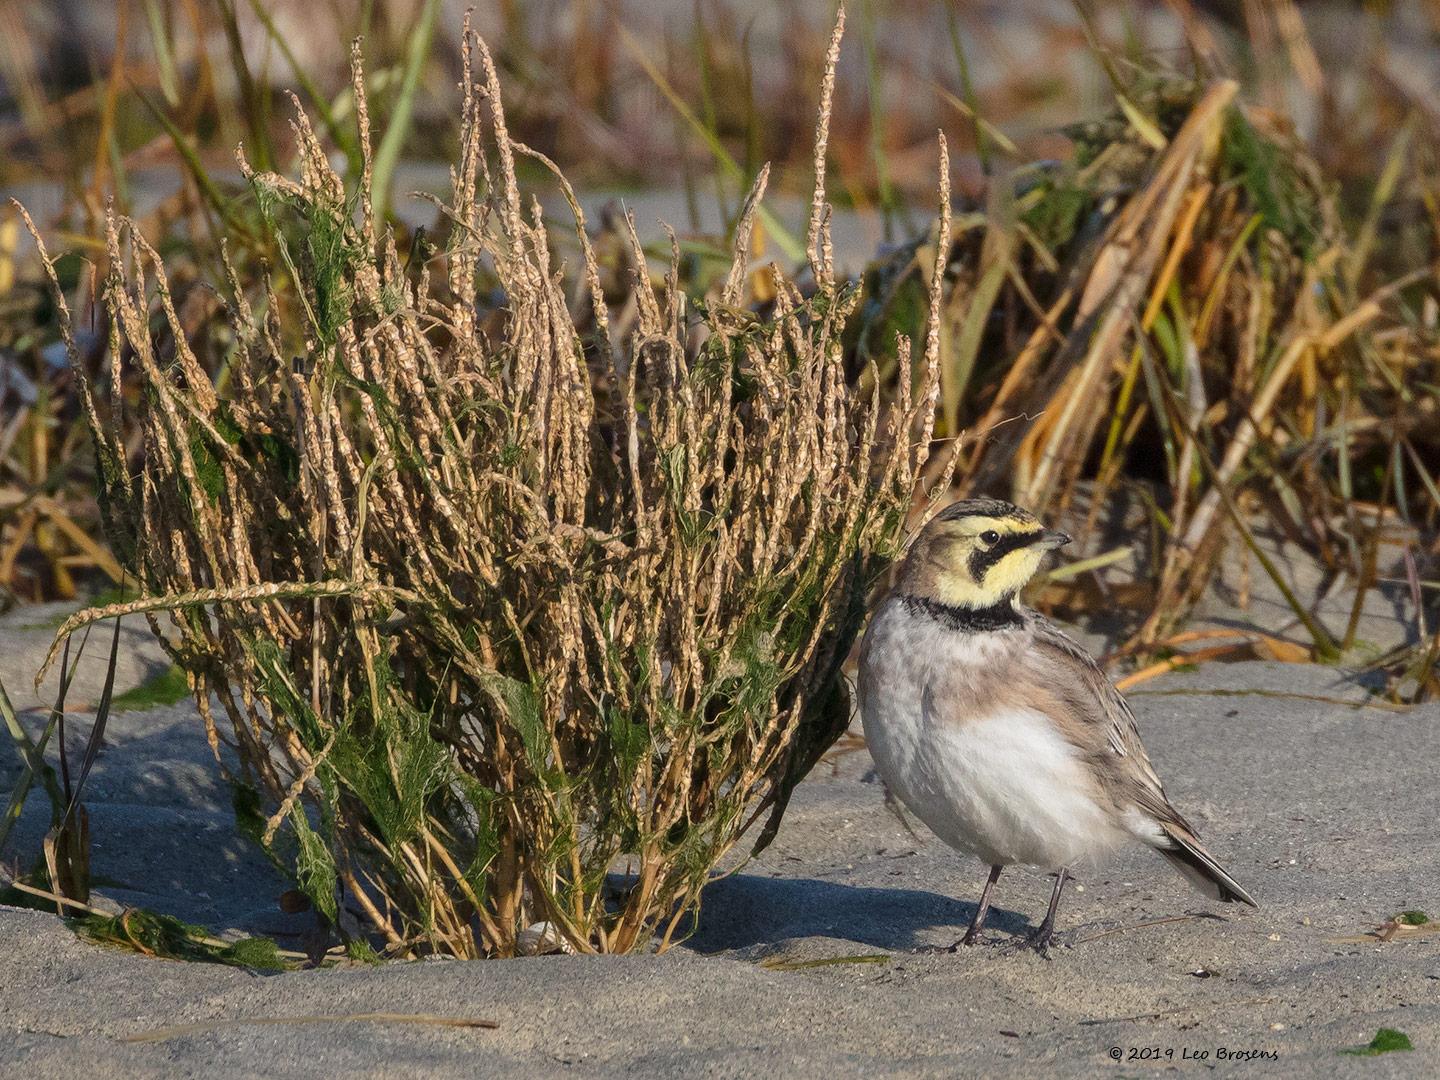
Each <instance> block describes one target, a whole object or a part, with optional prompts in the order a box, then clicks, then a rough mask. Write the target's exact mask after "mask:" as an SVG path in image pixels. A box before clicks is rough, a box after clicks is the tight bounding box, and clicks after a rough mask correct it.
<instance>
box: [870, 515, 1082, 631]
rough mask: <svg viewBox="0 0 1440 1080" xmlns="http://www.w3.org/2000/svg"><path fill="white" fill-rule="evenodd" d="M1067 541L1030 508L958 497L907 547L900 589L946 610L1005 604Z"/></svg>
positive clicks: (1063, 535) (1067, 539) (1062, 534)
mask: <svg viewBox="0 0 1440 1080" xmlns="http://www.w3.org/2000/svg"><path fill="white" fill-rule="evenodd" d="M1069 542H1070V537H1068V536H1066V535H1065V534H1064V533H1063V532H1056V531H1055V530H1053V529H1047V528H1045V527H1044V526H1042V525H1041V524H1040V522H1039V521H1037V520H1036V519H1035V515H1034V514H1032V513H1030V512H1029V511H1028V510H1022V509H1020V507H1018V506H1014V505H1012V504H1010V503H1007V502H1002V501H1001V500H999V499H962V500H960V501H959V502H957V503H953V504H951V505H950V506H948V507H946V508H945V509H944V510H942V511H941V512H940V513H939V514H938V515H936V517H935V518H934V520H932V521H931V522H930V523H929V524H928V525H926V526H925V528H924V530H923V531H922V532H921V533H920V535H919V536H918V537H916V539H915V542H914V543H913V544H912V545H911V546H910V551H909V554H907V555H906V557H905V562H904V563H903V564H902V566H901V568H900V578H899V582H898V588H899V590H900V591H901V592H903V593H906V594H907V595H910V596H915V597H919V598H922V599H927V600H934V601H936V602H938V603H941V604H945V605H947V606H949V607H958V608H966V609H971V610H980V609H983V608H990V607H994V606H995V605H996V604H1000V603H1004V602H1008V601H1009V600H1010V599H1012V598H1013V597H1014V596H1015V595H1016V594H1017V593H1018V592H1019V591H1020V589H1021V588H1022V587H1023V586H1024V585H1025V583H1026V582H1027V581H1029V580H1030V579H1031V578H1032V577H1034V576H1035V571H1036V570H1038V569H1039V568H1040V561H1041V560H1042V559H1043V558H1044V557H1045V556H1046V555H1047V554H1048V553H1049V552H1051V551H1054V550H1055V549H1056V548H1058V547H1063V546H1064V545H1066V544H1068V543H1069Z"/></svg>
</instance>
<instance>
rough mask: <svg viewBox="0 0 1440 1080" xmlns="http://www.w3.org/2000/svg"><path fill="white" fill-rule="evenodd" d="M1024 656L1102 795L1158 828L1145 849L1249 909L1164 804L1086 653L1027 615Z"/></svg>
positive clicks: (1135, 735) (1134, 733)
mask: <svg viewBox="0 0 1440 1080" xmlns="http://www.w3.org/2000/svg"><path fill="white" fill-rule="evenodd" d="M1030 619H1031V628H1032V631H1033V635H1034V636H1033V647H1032V649H1031V650H1030V652H1029V654H1028V655H1029V659H1030V662H1031V663H1032V664H1033V665H1034V666H1035V670H1034V671H1032V672H1031V673H1030V675H1031V677H1032V678H1033V679H1035V680H1036V685H1039V686H1045V687H1047V688H1048V690H1049V692H1050V693H1051V694H1053V695H1054V696H1055V699H1056V701H1057V704H1058V706H1059V707H1058V708H1057V709H1056V710H1055V712H1056V714H1057V715H1055V717H1054V718H1055V720H1056V722H1057V723H1059V725H1060V726H1061V728H1062V729H1063V730H1064V731H1065V735H1066V737H1067V738H1068V739H1069V740H1070V741H1071V743H1073V744H1074V745H1075V746H1076V747H1077V748H1078V749H1079V750H1080V751H1081V753H1083V754H1084V755H1085V757H1086V759H1087V760H1088V761H1090V763H1091V766H1092V768H1093V770H1094V773H1095V777H1096V780H1097V781H1098V782H1099V784H1100V786H1101V788H1102V790H1104V791H1105V792H1106V794H1107V795H1109V797H1110V798H1111V799H1112V800H1113V801H1114V803H1115V806H1116V809H1117V810H1119V811H1120V812H1122V813H1124V812H1125V811H1126V810H1128V809H1130V808H1131V807H1134V808H1135V809H1138V810H1139V811H1140V813H1142V814H1143V815H1145V817H1147V818H1149V819H1151V820H1152V821H1154V822H1155V824H1156V825H1157V826H1158V827H1159V829H1160V832H1161V835H1160V836H1158V837H1156V838H1154V839H1153V840H1151V841H1150V842H1151V843H1152V844H1154V846H1155V847H1156V848H1157V849H1158V850H1159V851H1160V852H1161V854H1163V855H1164V856H1165V857H1166V858H1167V859H1169V860H1170V862H1171V863H1173V864H1174V866H1175V868H1176V869H1177V870H1179V871H1180V873H1181V874H1182V875H1184V876H1185V877H1186V878H1187V879H1189V881H1190V882H1191V883H1192V884H1193V885H1195V886H1196V887H1197V888H1198V889H1200V890H1201V891H1202V892H1205V893H1208V894H1209V895H1211V896H1213V897H1215V898H1216V899H1218V900H1225V901H1231V900H1238V901H1240V902H1242V903H1246V904H1249V905H1251V906H1252V907H1254V906H1255V901H1254V900H1253V899H1252V898H1251V896H1250V894H1249V893H1248V892H1246V891H1245V889H1244V888H1242V887H1241V886H1240V884H1239V883H1238V882H1236V881H1235V879H1234V878H1232V877H1231V876H1230V875H1229V873H1227V872H1226V871H1225V869H1224V868H1223V867H1221V866H1220V864H1219V863H1217V862H1216V861H1215V859H1214V857H1213V856H1211V854H1210V853H1209V852H1208V851H1206V850H1205V848H1204V846H1203V845H1202V844H1201V843H1200V840H1199V838H1198V837H1197V836H1196V834H1195V830H1194V829H1193V828H1192V827H1191V825H1190V823H1189V822H1188V821H1186V820H1185V818H1184V817H1183V816H1182V815H1181V814H1180V811H1178V810H1176V809H1175V807H1174V806H1172V805H1171V804H1170V800H1169V799H1168V798H1166V796H1165V789H1164V788H1163V787H1162V786H1161V784H1160V777H1159V776H1158V775H1156V773H1155V767H1154V766H1153V765H1151V764H1150V755H1149V754H1147V753H1146V752H1145V746H1144V744H1143V743H1141V741H1140V731H1139V729H1138V728H1137V727H1136V726H1135V714H1134V713H1132V712H1131V711H1130V706H1129V705H1128V704H1126V702H1125V698H1124V697H1123V696H1122V695H1121V693H1120V691H1118V690H1116V689H1115V687H1114V685H1113V684H1112V683H1111V682H1110V680H1109V678H1107V677H1106V675H1105V673H1104V672H1103V671H1101V670H1100V665H1099V664H1097V663H1096V662H1095V659H1094V657H1092V656H1091V655H1090V654H1089V653H1088V652H1086V651H1085V650H1084V649H1083V648H1081V647H1080V645H1078V644H1077V643H1076V642H1074V641H1072V640H1071V639H1070V638H1068V637H1066V636H1065V634H1063V633H1062V632H1061V631H1060V630H1059V629H1058V628H1057V627H1056V626H1055V625H1054V624H1053V623H1051V622H1050V621H1049V620H1048V619H1046V618H1044V617H1043V616H1041V615H1039V614H1035V613H1031V614H1030Z"/></svg>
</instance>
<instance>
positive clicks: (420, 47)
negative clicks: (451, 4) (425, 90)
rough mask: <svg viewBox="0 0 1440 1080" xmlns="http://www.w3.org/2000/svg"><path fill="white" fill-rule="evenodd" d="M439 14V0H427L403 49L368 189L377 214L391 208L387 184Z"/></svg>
mask: <svg viewBox="0 0 1440 1080" xmlns="http://www.w3.org/2000/svg"><path fill="white" fill-rule="evenodd" d="M439 14H440V0H426V3H425V8H424V10H422V11H421V13H420V21H419V22H418V23H417V24H416V26H415V30H414V32H413V33H411V35H410V45H409V48H407V49H406V51H405V68H404V73H403V75H402V76H401V79H400V93H399V95H398V96H397V97H396V99H395V107H394V109H392V110H391V112H390V119H389V121H388V122H387V123H386V125H385V134H384V136H383V137H382V138H381V140H380V146H379V148H378V149H377V150H376V151H375V172H374V186H373V188H372V189H371V190H372V198H373V200H374V203H375V212H376V213H377V214H384V213H386V212H387V211H388V210H389V209H390V186H391V184H392V182H393V181H394V179H395V166H396V165H397V164H398V163H399V161H400V152H401V151H402V150H403V149H404V148H405V139H406V137H407V136H408V135H409V134H410V118H411V116H412V115H413V114H414V110H415V93H416V90H417V89H418V88H419V86H420V72H421V69H422V68H424V66H425V58H426V57H427V56H428V55H429V53H430V39H431V37H433V36H434V34H435V20H436V17H437V16H438V15H439Z"/></svg>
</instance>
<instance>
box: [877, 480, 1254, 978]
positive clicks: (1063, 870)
mask: <svg viewBox="0 0 1440 1080" xmlns="http://www.w3.org/2000/svg"><path fill="white" fill-rule="evenodd" d="M1069 542H1070V538H1069V537H1068V536H1066V535H1065V534H1064V533H1062V532H1055V531H1053V530H1050V529H1045V528H1042V527H1041V525H1040V523H1039V522H1038V521H1036V519H1035V518H1034V516H1033V515H1031V514H1030V513H1028V512H1027V511H1025V510H1021V509H1020V508H1019V507H1016V506H1012V505H1010V504H1009V503H1006V502H1000V501H998V500H993V499H966V500H963V501H961V502H957V503H955V504H954V505H952V506H950V507H948V508H947V509H945V510H944V511H943V512H942V513H940V514H939V515H938V516H937V517H936V518H935V519H934V520H933V521H932V522H930V524H929V525H927V526H926V527H925V529H924V530H923V531H922V532H921V534H920V536H919V537H918V538H917V539H916V541H915V543H914V544H913V546H912V547H911V549H910V551H909V554H908V555H907V556H906V558H905V561H904V563H903V564H902V565H901V567H900V570H899V575H898V578H897V581H896V584H895V587H894V589H892V590H891V592H890V593H889V595H888V596H886V598H885V599H884V601H883V602H882V603H881V604H880V606H879V608H878V609H877V610H876V612H875V615H874V618H873V619H872V620H871V622H870V628H869V630H868V631H867V632H866V634H865V642H864V647H863V649H862V651H861V654H860V710H861V716H862V718H863V720H864V724H865V738H866V741H867V742H868V743H869V746H870V753H871V755H872V756H873V757H874V759H875V767H876V769H877V770H878V771H879V773H880V776H881V778H882V779H883V780H884V781H885V783H886V785H887V786H888V787H889V789H890V790H891V792H893V793H894V794H895V795H896V796H898V797H899V799H900V800H901V802H903V803H904V804H905V806H907V807H909V809H910V810H911V812H913V813H914V814H915V816H916V817H918V818H919V819H920V820H921V821H923V822H924V823H925V824H926V825H928V826H929V827H930V829H931V830H932V831H933V832H934V833H935V834H936V835H937V836H939V837H940V839H942V840H944V841H945V842H946V843H947V844H949V845H950V846H951V847H953V848H956V849H958V850H960V851H963V852H966V853H968V854H971V855H977V856H979V857H980V858H981V859H983V860H984V861H985V862H986V863H988V864H989V866H990V876H989V879H988V880H987V881H986V882H985V888H984V890H983V891H982V892H981V894H980V904H979V906H978V907H977V908H976V910H975V917H974V919H973V920H972V921H971V923H970V928H969V929H968V930H967V931H966V932H965V936H964V937H963V938H961V939H960V941H958V942H956V943H955V945H954V946H951V948H952V950H953V949H954V948H955V947H957V946H959V945H961V944H964V945H969V944H972V943H973V942H974V941H975V939H976V936H977V935H978V934H979V933H980V930H981V928H982V927H983V926H984V925H985V914H986V911H987V910H988V908H989V906H990V893H991V891H992V890H993V889H994V887H995V882H996V880H997V879H998V878H999V877H1000V871H1001V870H1002V869H1003V868H1005V867H1006V866H1010V865H1012V864H1014V863H1024V864H1026V865H1029V866H1036V867H1040V868H1042V869H1045V870H1053V871H1056V879H1055V890H1054V892H1053V893H1052V894H1051V896H1050V907H1049V909H1048V910H1047V911H1046V913H1045V919H1044V921H1043V922H1042V923H1041V924H1040V926H1039V928H1038V930H1037V931H1036V932H1035V933H1034V934H1033V935H1032V936H1031V937H1030V938H1029V943H1030V944H1031V945H1033V946H1034V947H1035V948H1036V949H1037V950H1038V951H1040V952H1041V953H1042V954H1043V953H1045V951H1046V949H1047V947H1048V946H1049V943H1050V937H1051V934H1052V933H1053V931H1054V927H1055V909H1056V907H1057V906H1058V905H1059V903H1060V892H1061V890H1062V889H1063V888H1064V887H1065V879H1066V877H1067V876H1068V874H1069V868H1070V867H1072V866H1074V865H1075V864H1076V863H1077V862H1078V861H1080V860H1082V859H1085V858H1087V857H1090V856H1095V855H1099V854H1102V853H1103V852H1105V851H1106V850H1108V849H1110V848H1112V847H1114V846H1116V845H1118V844H1120V843H1124V842H1127V841H1135V840H1138V841H1139V842H1141V843H1144V844H1148V845H1149V846H1150V847H1152V848H1154V849H1155V850H1157V851H1159V852H1160V854H1162V855H1163V856H1165V858H1167V859H1168V860H1170V862H1171V863H1172V864H1173V865H1174V866H1175V868H1176V869H1177V870H1179V871H1180V873H1181V874H1183V875H1184V876H1185V877H1186V878H1188V879H1189V880H1190V882H1191V883H1192V884H1194V885H1195V886H1196V887H1197V888H1198V889H1200V891H1202V892H1204V893H1207V894H1208V895H1210V896H1211V897H1213V898H1215V899H1217V900H1225V901H1232V900H1239V901H1241V902H1243V903H1246V904H1249V905H1251V906H1252V907H1253V906H1255V901H1254V900H1252V899H1251V897H1250V894H1249V893H1247V892H1246V891H1245V890H1244V889H1243V888H1241V886H1240V885H1239V884H1237V883H1236V881H1235V879H1234V878H1232V877H1231V876H1230V875H1229V874H1227V873H1226V872H1225V871H1224V870H1223V869H1221V867H1220V865H1219V864H1218V863H1217V862H1216V861H1215V860H1214V859H1213V858H1212V857H1211V856H1210V853H1209V852H1207V851H1206V850H1205V849H1204V848H1203V847H1201V846H1200V841H1199V839H1198V838H1197V837H1196V835H1195V830H1194V829H1192V828H1191V827H1190V826H1189V825H1188V824H1187V823H1186V821H1185V819H1184V818H1183V817H1181V816H1180V813H1179V812H1178V811H1177V810H1176V809H1175V808H1174V807H1173V806H1171V805H1170V800H1169V799H1167V798H1166V797H1165V791H1164V789H1163V788H1162V787H1161V786H1160V778H1159V777H1158V776H1156V775H1155V770H1154V769H1153V768H1152V767H1151V765H1150V759H1149V757H1148V756H1147V755H1146V753H1145V747H1144V746H1142V745H1141V744H1140V734H1139V732H1138V731H1136V729H1135V718H1134V716H1133V715H1132V714H1131V712H1130V709H1129V706H1127V705H1126V704H1125V699H1124V698H1122V697H1121V696H1120V693H1119V692H1118V691H1117V690H1116V689H1115V688H1114V687H1113V686H1112V685H1111V684H1110V681H1109V680H1108V679H1107V678H1106V677H1105V675H1104V673H1103V672H1102V671H1101V670H1100V668H1099V666H1098V665H1097V664H1096V663H1095V661H1094V659H1092V658H1091V657H1090V655H1089V654H1088V653H1086V652H1085V650H1084V649H1082V648H1081V647H1080V646H1079V645H1077V644H1076V643H1075V642H1073V641H1071V640H1070V639H1069V638H1068V637H1066V636H1065V635H1064V634H1062V633H1061V632H1060V631H1059V630H1058V629H1056V628H1055V627H1054V626H1053V625H1052V624H1051V623H1050V622H1048V621H1047V620H1046V619H1045V618H1044V617H1043V616H1042V615H1040V614H1039V613H1038V612H1035V611H1032V610H1030V609H1029V608H1026V607H1024V606H1023V605H1021V604H1020V603H1019V601H1018V599H1017V596H1018V594H1019V592H1020V589H1021V587H1022V586H1023V585H1024V584H1025V583H1026V582H1027V581H1029V580H1030V578H1031V577H1032V576H1033V575H1034V573H1035V571H1036V569H1037V568H1038V567H1039V565H1040V561H1041V559H1043V558H1044V557H1045V555H1046V554H1047V553H1048V552H1051V551H1053V550H1055V549H1056V548H1059V547H1062V546H1064V545H1065V544H1068V543H1069Z"/></svg>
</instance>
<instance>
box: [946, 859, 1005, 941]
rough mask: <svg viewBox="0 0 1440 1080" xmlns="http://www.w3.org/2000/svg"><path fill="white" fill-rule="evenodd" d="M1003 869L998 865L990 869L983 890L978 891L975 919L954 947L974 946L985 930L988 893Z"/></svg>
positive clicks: (988, 904)
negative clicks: (978, 900)
mask: <svg viewBox="0 0 1440 1080" xmlns="http://www.w3.org/2000/svg"><path fill="white" fill-rule="evenodd" d="M1003 869H1004V867H1002V866H1000V865H999V864H996V865H995V866H992V867H990V876H989V877H988V878H986V879H985V888H983V889H981V890H980V905H979V907H977V908H976V909H975V917H974V918H973V919H971V920H970V929H968V930H966V931H965V936H964V937H962V938H961V939H960V940H959V941H957V942H956V943H955V944H956V945H974V944H975V939H976V938H977V937H979V936H980V931H981V930H984V929H985V916H986V915H988V914H990V892H991V890H993V889H994V888H995V882H997V881H999V880H1000V871H1001V870H1003Z"/></svg>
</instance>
